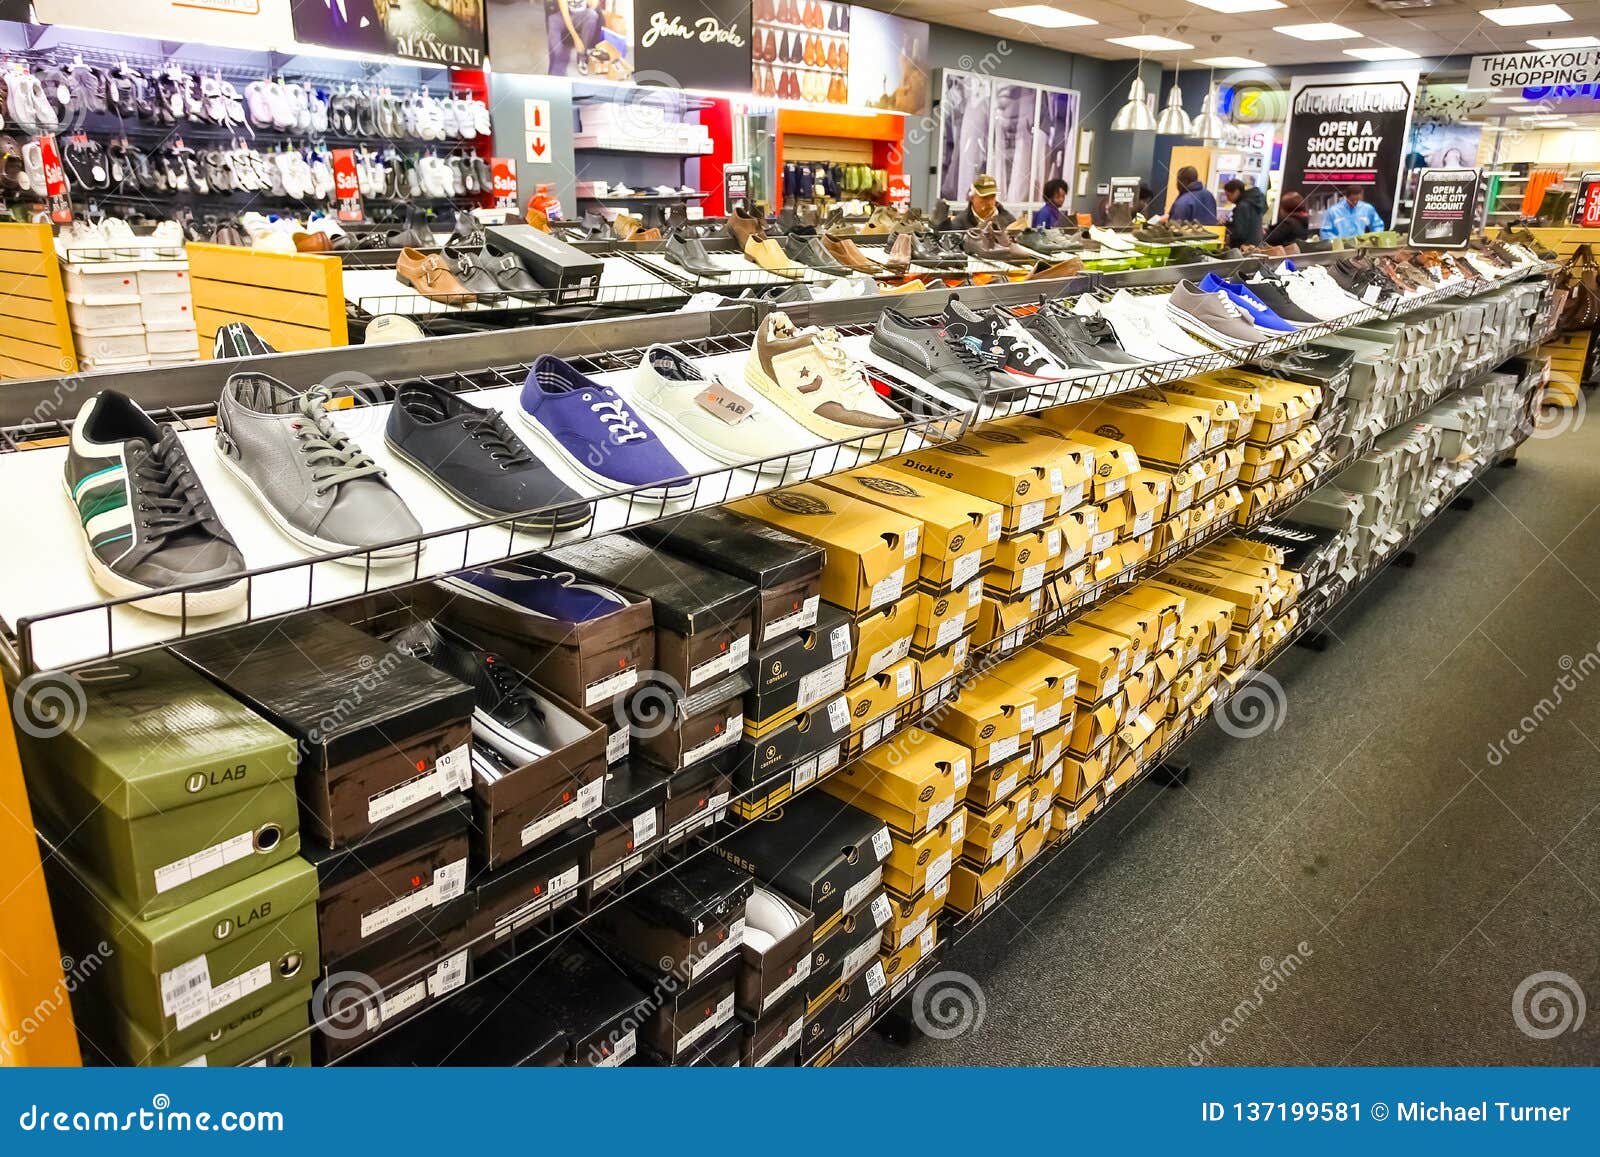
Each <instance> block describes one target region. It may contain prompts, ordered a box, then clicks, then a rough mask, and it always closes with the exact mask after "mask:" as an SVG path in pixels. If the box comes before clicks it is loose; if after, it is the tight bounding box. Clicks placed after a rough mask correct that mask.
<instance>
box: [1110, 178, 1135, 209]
mask: <svg viewBox="0 0 1600 1157" xmlns="http://www.w3.org/2000/svg"><path fill="white" fill-rule="evenodd" d="M1138 196H1139V178H1138V177H1112V178H1111V203H1112V204H1113V205H1127V206H1130V207H1131V206H1132V205H1133V202H1134V200H1135V199H1136V198H1137V197H1138Z"/></svg>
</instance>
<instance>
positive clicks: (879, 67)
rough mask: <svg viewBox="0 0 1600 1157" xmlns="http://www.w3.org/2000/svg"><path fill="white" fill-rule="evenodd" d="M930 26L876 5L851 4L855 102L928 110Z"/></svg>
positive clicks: (896, 109)
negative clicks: (889, 12) (886, 10)
mask: <svg viewBox="0 0 1600 1157" xmlns="http://www.w3.org/2000/svg"><path fill="white" fill-rule="evenodd" d="M928 76H929V67H928V26H927V25H926V24H924V23H923V22H922V21H920V20H907V19H906V18H905V17H903V16H891V15H889V14H888V13H887V12H878V11H875V10H874V9H871V8H860V7H855V6H852V7H851V9H850V92H851V93H852V94H854V96H853V101H854V103H856V104H864V105H870V106H871V107H872V108H882V109H890V110H892V111H894V112H903V113H910V114H912V115H913V116H921V115H922V114H924V113H926V112H927V111H928V98H929V96H930V94H931V90H930V87H929V84H928Z"/></svg>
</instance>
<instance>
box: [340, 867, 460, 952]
mask: <svg viewBox="0 0 1600 1157" xmlns="http://www.w3.org/2000/svg"><path fill="white" fill-rule="evenodd" d="M466 889H467V861H466V858H465V857H463V858H462V859H459V860H456V861H454V862H453V863H449V864H445V865H444V866H443V867H441V868H437V869H435V870H434V873H433V879H432V880H431V881H429V882H428V883H427V884H426V885H424V886H423V887H421V888H418V889H417V890H416V891H414V892H411V893H409V894H407V895H405V896H401V897H400V898H399V899H396V900H390V901H389V902H388V903H387V904H381V905H379V906H378V907H376V908H374V909H372V911H370V912H366V913H363V914H362V917H361V938H362V939H363V940H365V939H366V938H367V937H368V936H371V935H373V934H375V933H377V932H381V931H383V930H384V929H385V928H388V927H390V926H391V925H393V924H395V923H397V922H399V921H401V920H404V919H405V918H406V917H407V916H410V915H412V914H413V913H416V912H422V911H425V910H426V909H429V908H437V907H438V906H439V905H440V904H445V903H448V902H449V901H451V900H454V899H455V898H456V897H458V896H460V895H461V894H462V893H463V892H465V891H466Z"/></svg>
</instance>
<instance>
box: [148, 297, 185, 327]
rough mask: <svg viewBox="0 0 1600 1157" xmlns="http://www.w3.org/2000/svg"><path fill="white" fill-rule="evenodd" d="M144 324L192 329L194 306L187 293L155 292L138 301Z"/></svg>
mask: <svg viewBox="0 0 1600 1157" xmlns="http://www.w3.org/2000/svg"><path fill="white" fill-rule="evenodd" d="M140 311H141V316H142V317H143V320H144V324H145V325H146V326H148V327H149V328H151V329H193V328H194V306H193V303H192V302H191V301H190V298H189V295H188V294H187V293H183V294H178V293H156V294H151V295H150V296H149V297H146V298H144V299H143V301H141V302H140Z"/></svg>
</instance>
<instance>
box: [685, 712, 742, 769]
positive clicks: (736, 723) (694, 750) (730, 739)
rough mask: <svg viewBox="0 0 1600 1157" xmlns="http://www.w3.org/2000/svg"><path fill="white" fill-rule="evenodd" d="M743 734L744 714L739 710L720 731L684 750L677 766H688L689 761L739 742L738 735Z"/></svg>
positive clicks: (697, 759)
mask: <svg viewBox="0 0 1600 1157" xmlns="http://www.w3.org/2000/svg"><path fill="white" fill-rule="evenodd" d="M743 734H744V714H743V713H742V712H741V713H740V714H738V715H734V716H732V717H730V718H729V719H728V721H727V723H725V724H724V725H723V728H722V730H721V732H719V733H718V734H716V735H713V736H712V737H711V738H710V739H707V740H704V741H703V742H701V743H698V744H696V745H695V746H693V747H691V748H689V750H687V751H685V752H684V753H683V759H682V760H681V761H680V762H679V766H680V767H688V766H689V765H690V764H691V763H695V762H697V761H699V760H702V759H704V758H705V757H706V756H708V755H714V754H716V753H717V752H719V751H721V750H722V749H723V748H725V747H732V746H733V745H734V744H735V743H737V742H739V737H740V736H741V735H743Z"/></svg>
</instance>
